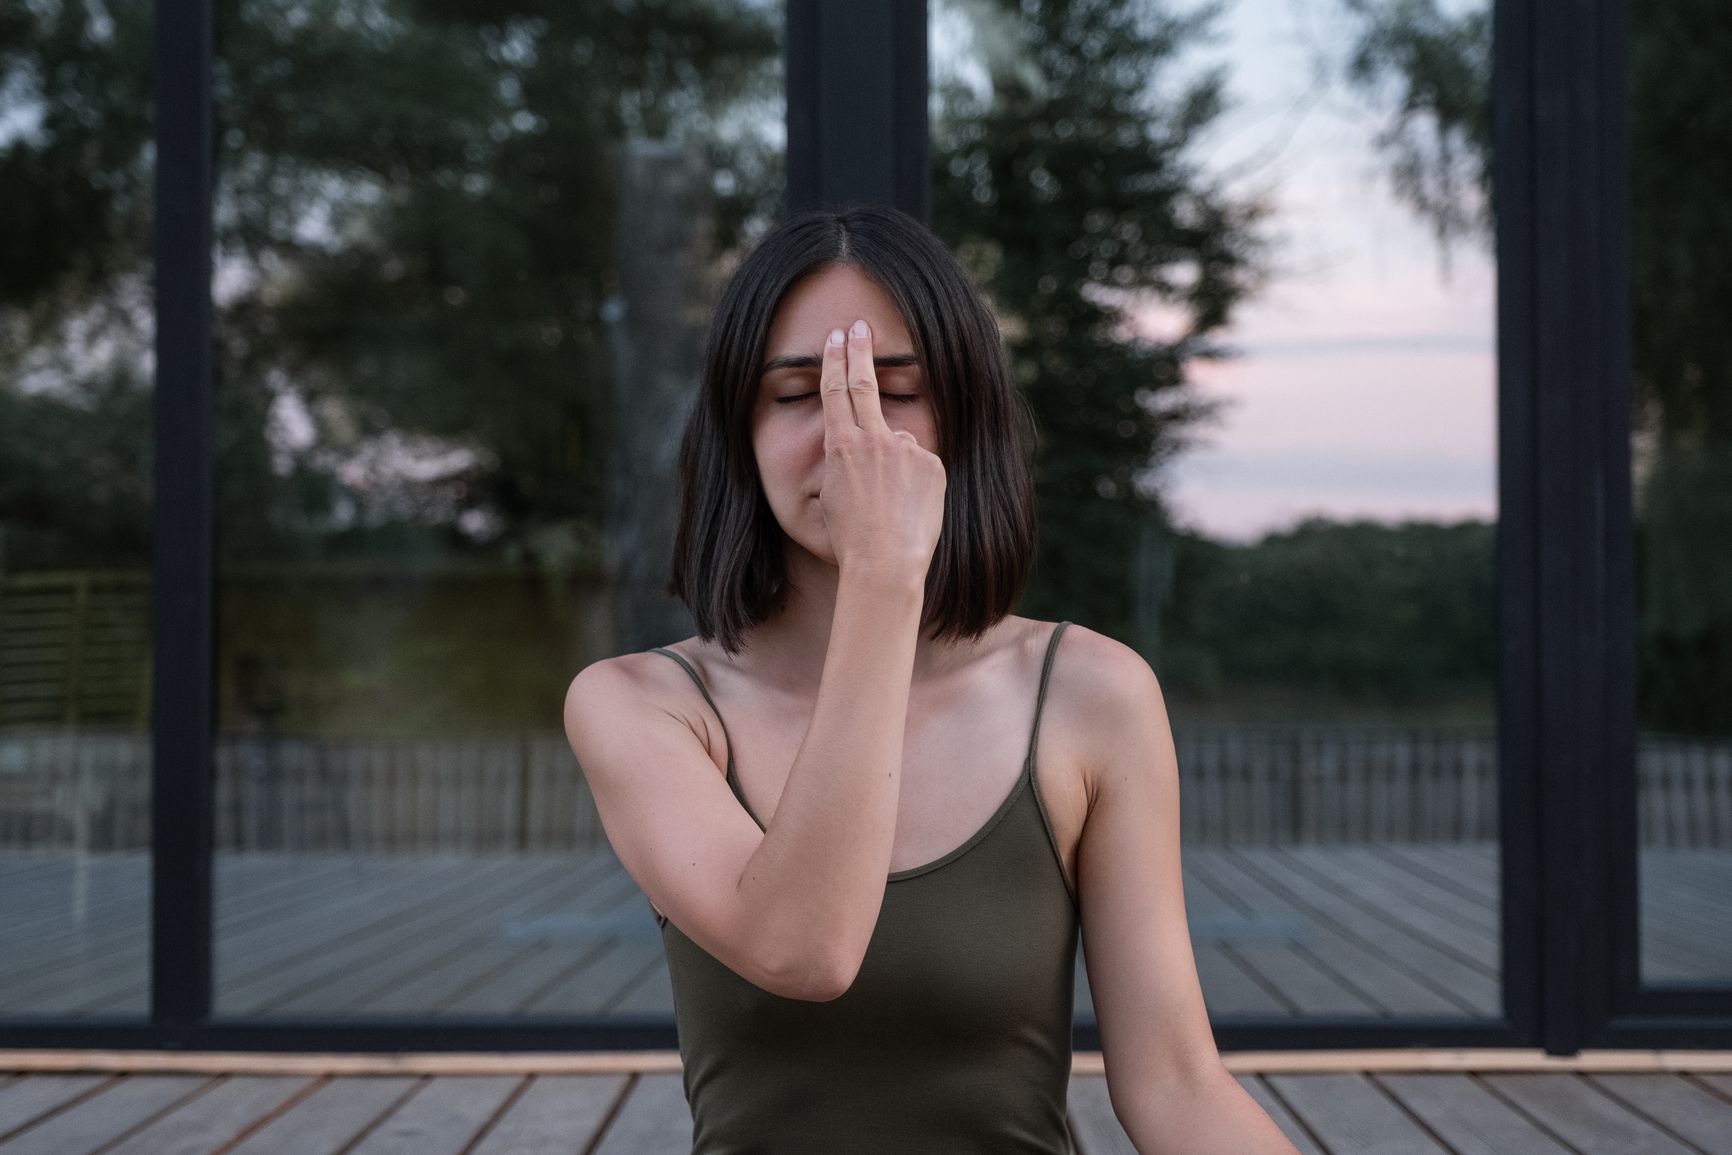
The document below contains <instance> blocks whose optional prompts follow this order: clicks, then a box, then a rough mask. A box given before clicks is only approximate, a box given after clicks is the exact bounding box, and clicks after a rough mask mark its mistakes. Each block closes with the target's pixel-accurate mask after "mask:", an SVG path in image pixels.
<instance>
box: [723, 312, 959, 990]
mask: <svg viewBox="0 0 1732 1155" xmlns="http://www.w3.org/2000/svg"><path fill="white" fill-rule="evenodd" d="M818 391H819V395H820V397H821V398H822V400H823V406H824V477H823V482H822V485H821V487H820V491H819V494H818V501H819V504H820V505H821V507H822V508H823V511H824V522H825V527H826V529H827V531H828V535H829V539H830V540H829V545H830V548H831V550H832V551H833V552H834V554H835V559H836V564H837V568H838V578H837V591H836V608H835V616H834V618H833V619H832V621H831V623H830V637H829V642H828V646H827V650H826V653H825V656H824V672H823V674H822V675H821V676H820V678H819V684H818V697H817V704H816V705H815V706H814V707H813V712H812V721H811V723H810V725H809V726H808V728H807V731H806V737H805V740H804V741H803V742H802V743H801V744H800V751H799V753H798V754H797V755H796V756H795V758H794V765H793V768H792V769H791V770H790V771H789V773H788V781H787V784H786V785H785V786H783V788H782V798H781V801H780V802H779V803H777V806H776V813H775V815H774V817H773V818H772V819H771V821H770V823H769V825H768V827H767V828H766V831H765V834H764V839H763V842H762V843H761V844H760V845H759V847H758V849H757V850H756V852H755V853H753V855H752V858H751V861H750V862H749V863H747V865H746V870H745V873H744V874H743V875H742V876H741V878H740V886H739V890H740V897H741V904H742V906H743V907H744V908H745V909H747V910H749V911H751V912H752V913H753V917H754V919H755V922H756V925H757V926H758V927H759V928H760V929H761V932H762V933H763V934H764V935H766V936H768V937H769V939H770V941H771V942H772V943H774V944H777V946H778V947H779V948H781V949H785V950H786V951H788V952H789V954H790V955H791V956H792V957H794V958H796V959H805V960H808V965H810V966H812V967H814V968H817V970H818V971H819V975H818V976H815V977H816V980H817V981H816V982H815V984H814V985H815V986H816V987H817V989H821V990H831V991H834V992H835V993H837V994H840V993H841V992H842V991H843V990H846V989H847V987H848V986H849V985H850V984H851V983H852V982H853V981H854V975H855V974H856V973H857V971H858V970H859V967H860V962H861V960H862V959H863V958H864V957H865V955H866V946H867V943H868V942H869V941H870V940H871V938H872V931H873V928H874V927H875V926H876V925H877V923H878V913H879V910H880V909H881V908H882V906H883V903H884V882H885V878H886V876H887V875H888V874H889V872H890V851H891V847H892V844H893V843H894V840H895V834H896V808H897V802H898V800H899V798H900V796H901V792H902V738H903V729H904V725H905V723H906V720H907V716H908V691H909V686H910V684H911V683H912V681H913V676H914V652H915V644H916V642H918V640H919V636H920V616H921V611H922V609H923V608H924V604H925V592H924V591H925V586H926V572H927V569H928V567H929V566H930V565H931V561H932V553H933V550H934V548H935V547H936V546H937V544H938V535H939V530H940V529H941V528H942V526H943V522H944V489H945V474H944V465H943V463H942V462H941V461H940V460H939V459H938V457H937V456H936V455H934V454H932V453H930V452H928V451H927V450H926V449H925V448H923V447H922V446H921V445H920V443H919V442H918V441H917V440H916V439H915V438H914V436H913V435H912V434H909V433H907V432H906V431H893V430H892V429H891V428H890V426H889V425H888V423H886V422H885V420H884V413H883V410H882V408H880V404H879V398H878V379H877V374H876V372H875V371H874V369H873V365H872V336H871V333H870V332H869V331H868V329H867V327H866V325H865V323H864V322H860V323H859V324H858V325H857V327H856V328H855V330H854V331H853V333H852V335H851V336H848V337H847V338H845V339H844V337H843V334H842V331H841V330H840V329H837V330H836V331H834V332H833V333H832V334H831V335H830V339H829V341H828V342H826V344H825V346H824V357H823V368H822V371H821V375H820V379H819V383H818ZM773 949H774V948H773Z"/></svg>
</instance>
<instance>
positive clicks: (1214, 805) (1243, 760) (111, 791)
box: [0, 726, 1732, 853]
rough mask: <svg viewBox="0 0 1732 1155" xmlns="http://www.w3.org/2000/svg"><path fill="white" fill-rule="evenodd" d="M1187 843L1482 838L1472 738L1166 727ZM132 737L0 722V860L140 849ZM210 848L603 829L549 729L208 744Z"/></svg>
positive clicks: (435, 844)
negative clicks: (24, 854)
mask: <svg viewBox="0 0 1732 1155" xmlns="http://www.w3.org/2000/svg"><path fill="white" fill-rule="evenodd" d="M1175 744H1176V746H1177V749H1178V754H1179V766H1180V798H1181V807H1182V814H1181V830H1182V837H1183V839H1184V841H1185V844H1186V845H1187V846H1207V845H1256V844H1263V845H1267V844H1274V843H1342V842H1360V841H1405V840H1418V841H1444V842H1448V841H1460V840H1469V841H1478V840H1487V839H1495V838H1496V836H1497V802H1498V790H1497V785H1498V781H1497V773H1498V771H1497V762H1496V746H1495V736H1494V734H1493V732H1492V731H1491V730H1489V729H1485V728H1467V727H1451V728H1414V727H1398V726H1390V727H1360V726H1245V727H1236V726H1209V727H1192V728H1186V729H1182V730H1180V731H1179V732H1178V733H1176V734H1175ZM148 764H149V743H148V741H147V739H146V738H145V736H144V735H142V734H139V733H136V732H101V731H91V730H88V729H87V730H83V731H78V732H68V731H65V730H43V729H34V730H33V729H29V728H24V727H15V728H11V729H7V730H0V848H7V849H12V848H23V847H31V848H35V847H68V846H77V847H83V848H86V849H93V850H96V849H140V848H144V847H146V846H148V845H149V822H150V783H149V775H148V772H147V771H148ZM1638 784H1639V789H1640V793H1641V799H1640V806H1639V813H1640V816H1641V819H1640V820H1641V831H1640V833H1641V840H1642V844H1643V845H1646V846H1660V847H1705V848H1726V849H1732V741H1719V742H1712V741H1703V740H1691V739H1682V738H1671V737H1665V736H1660V735H1648V736H1644V737H1643V739H1642V741H1641V743H1640V747H1639V753H1638ZM216 786H217V792H216V844H217V846H218V847H219V848H222V849H292V850H366V851H430V850H442V851H443V850H472V851H477V852H490V853H497V852H502V851H526V852H527V851H548V850H554V851H558V850H568V849H581V850H588V849H595V848H597V847H600V846H601V845H603V844H604V842H605V837H604V834H603V831H602V828H601V824H600V822H599V820H598V819H597V817H596V813H595V808H594V805H593V803H592V802H591V800H590V796H589V790H588V786H587V784H586V783H585V781H584V778H583V775H582V774H581V773H580V771H579V769H578V766H577V763H576V761H575V760H574V759H573V758H572V756H571V751H570V749H569V748H568V747H567V746H566V744H565V737H564V735H563V734H561V733H559V732H557V731H549V732H538V733H524V734H504V735H478V736H475V737H470V738H451V737H443V738H427V739H420V740H396V739H389V740H388V739H380V738H371V737H365V736H361V737H342V736H329V735H321V736H300V737H291V738H276V739H272V740H270V741H263V740H260V739H257V738H250V737H240V736H231V737H225V738H223V739H221V740H220V741H219V742H218V744H217V779H216Z"/></svg>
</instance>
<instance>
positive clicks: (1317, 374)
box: [1149, 0, 1497, 540]
mask: <svg viewBox="0 0 1732 1155" xmlns="http://www.w3.org/2000/svg"><path fill="white" fill-rule="evenodd" d="M1445 8H1446V9H1449V10H1459V9H1460V8H1461V5H1460V4H1446V5H1445ZM1216 27H1217V29H1218V32H1219V34H1220V35H1219V39H1218V41H1217V42H1216V43H1215V44H1212V45H1210V46H1209V48H1208V49H1207V50H1206V51H1205V52H1202V53H1201V54H1202V55H1206V56H1208V57H1211V58H1213V59H1215V60H1218V61H1223V62H1225V63H1227V64H1228V65H1229V66H1230V69H1231V71H1230V73H1229V81H1228V86H1229V90H1230V91H1231V92H1233V93H1234V94H1236V96H1237V98H1238V107H1237V108H1235V109H1234V110H1233V111H1232V112H1231V113H1229V114H1228V115H1227V116H1226V117H1224V118H1223V120H1222V123H1221V124H1220V126H1219V130H1218V131H1217V132H1215V133H1214V134H1213V135H1214V137H1215V139H1216V140H1217V141H1218V144H1217V145H1216V147H1214V148H1212V149H1210V150H1209V151H1208V152H1207V153H1206V154H1205V155H1207V156H1208V157H1209V166H1210V168H1211V169H1215V170H1217V171H1224V172H1234V171H1238V170H1240V169H1242V168H1245V167H1247V165H1248V164H1254V166H1255V168H1256V169H1257V177H1256V179H1257V180H1258V181H1260V182H1264V183H1266V184H1268V185H1271V186H1273V188H1274V189H1275V196H1276V205H1277V210H1276V214H1275V217H1274V218H1273V220H1272V222H1271V223H1272V224H1274V225H1275V226H1276V229H1277V234H1278V236H1279V238H1280V241H1279V257H1278V261H1279V264H1280V265H1281V267H1283V268H1285V269H1287V270H1289V271H1288V273H1287V274H1286V275H1284V276H1280V277H1277V278H1275V279H1274V280H1273V282H1272V283H1271V285H1270V287H1269V289H1268V290H1267V291H1266V292H1265V293H1264V294H1263V295H1262V296H1261V297H1260V298H1259V299H1257V300H1255V301H1252V302H1250V303H1249V304H1248V305H1247V306H1245V307H1243V308H1242V309H1241V310H1240V311H1239V313H1238V314H1237V316H1236V318H1235V323H1234V324H1233V326H1232V327H1231V329H1230V330H1228V331H1227V332H1226V333H1225V334H1223V336H1224V338H1225V340H1227V341H1228V342H1229V343H1230V344H1232V345H1233V346H1235V347H1236V348H1240V349H1242V350H1243V351H1244V353H1245V355H1244V356H1243V357H1242V358H1238V359H1236V360H1233V361H1227V362H1216V363H1202V364H1197V365H1193V366H1192V378H1193V380H1195V381H1196V382H1197V383H1198V386H1199V390H1200V392H1201V393H1202V394H1203V395H1205V396H1208V397H1214V398H1221V399H1224V400H1225V401H1226V403H1227V407H1226V410H1225V412H1224V414H1223V420H1222V422H1221V424H1220V425H1219V426H1218V427H1217V428H1215V429H1213V430H1211V431H1210V433H1209V435H1208V440H1209V444H1207V445H1206V446H1200V447H1199V448H1197V449H1195V450H1193V451H1192V452H1191V453H1190V454H1188V455H1186V456H1184V457H1182V458H1180V459H1179V460H1178V461H1177V462H1175V464H1174V466H1173V467H1172V469H1171V470H1170V473H1169V476H1168V484H1167V493H1168V495H1169V499H1170V501H1171V503H1172V505H1173V507H1174V510H1175V515H1176V517H1177V519H1178V520H1179V521H1180V522H1182V523H1184V524H1186V525H1189V526H1191V527H1192V528H1196V529H1198V530H1201V531H1203V532H1207V533H1209V534H1211V535H1212V536H1217V537H1226V538H1232V539H1237V540H1246V539H1250V538H1253V537H1255V536H1257V535H1259V534H1260V533H1262V532H1264V531H1266V530H1268V529H1271V528H1278V527H1281V526H1284V525H1288V524H1291V523H1292V522H1293V521H1295V520H1297V519H1298V518H1299V517H1301V516H1303V515H1305V514H1307V513H1321V514H1325V515H1330V516H1335V517H1372V518H1377V519H1379V520H1395V519H1400V518H1406V517H1417V518H1435V519H1448V520H1453V519H1457V518H1463V517H1477V518H1487V519H1489V518H1494V517H1496V514H1497V458H1496V447H1497V407H1496V367H1497V366H1496V356H1495V351H1496V348H1495V346H1496V324H1495V322H1496V315H1495V304H1496V294H1495V274H1496V269H1495V266H1494V264H1493V261H1492V258H1491V255H1490V254H1489V253H1488V252H1486V251H1485V246H1483V245H1479V244H1456V245H1453V246H1452V247H1451V249H1450V252H1449V256H1448V261H1447V265H1446V262H1445V261H1444V259H1443V256H1442V254H1441V253H1440V251H1439V249H1438V246H1437V242H1436V240H1435V239H1434V237H1433V234H1432V232H1431V229H1430V226H1429V225H1428V224H1426V223H1425V222H1424V221H1422V220H1420V219H1419V218H1418V217H1417V216H1415V214H1414V213H1413V211H1412V210H1411V209H1409V208H1408V207H1407V206H1405V205H1404V204H1402V203H1400V202H1398V201H1397V199H1396V197H1395V194H1394V192H1393V189H1392V186H1391V183H1390V178H1389V174H1388V165H1387V161H1386V160H1385V158H1383V157H1381V156H1379V155H1378V154H1377V153H1376V152H1375V151H1374V145H1373V136H1374V134H1375V132H1376V131H1377V129H1378V128H1379V127H1380V124H1381V121H1380V120H1379V119H1377V118H1376V117H1375V116H1374V115H1373V114H1372V113H1371V112H1370V110H1368V108H1367V107H1366V103H1365V99H1364V98H1363V97H1359V96H1357V95H1355V94H1354V93H1352V92H1350V91H1348V90H1347V89H1346V88H1345V86H1344V85H1343V84H1342V83H1341V81H1340V79H1339V77H1340V63H1341V58H1342V56H1343V55H1344V54H1345V52H1346V50H1347V48H1348V47H1349V39H1348V28H1347V26H1346V24H1345V20H1344V14H1343V13H1342V12H1341V9H1340V7H1339V5H1338V4H1337V3H1336V2H1335V0H1238V2H1237V3H1235V4H1233V5H1232V6H1231V7H1230V8H1229V9H1228V10H1227V11H1226V12H1224V13H1223V17H1222V19H1221V20H1219V21H1218V22H1217V25H1216ZM1319 74H1321V75H1323V76H1325V77H1327V78H1329V79H1328V81H1327V82H1326V83H1322V84H1314V83H1313V80H1314V77H1316V76H1318V75H1319ZM1265 157H1269V158H1272V159H1269V160H1267V161H1265V160H1264V159H1263V158H1265ZM1217 166H1225V167H1224V168H1217ZM1149 327H1150V329H1151V331H1153V332H1159V331H1160V330H1159V317H1158V314H1157V315H1153V316H1151V317H1150V318H1149Z"/></svg>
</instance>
